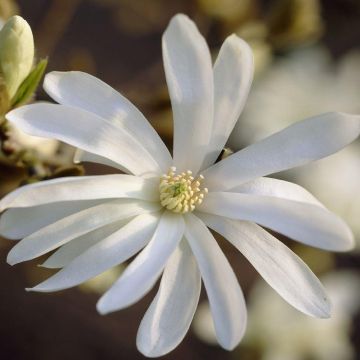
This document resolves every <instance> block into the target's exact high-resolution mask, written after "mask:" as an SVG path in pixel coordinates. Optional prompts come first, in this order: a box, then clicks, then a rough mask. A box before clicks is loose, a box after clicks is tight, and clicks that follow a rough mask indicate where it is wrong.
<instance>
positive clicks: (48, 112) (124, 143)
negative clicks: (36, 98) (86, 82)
mask: <svg viewBox="0 0 360 360" xmlns="http://www.w3.org/2000/svg"><path fill="white" fill-rule="evenodd" d="M6 118H7V119H8V120H9V121H10V122H11V123H13V124H14V125H15V126H18V127H19V128H20V129H21V130H23V131H25V132H26V133H28V134H30V135H34V136H40V137H48V138H55V139H57V140H60V141H63V142H65V143H67V144H70V145H72V146H75V147H78V148H80V149H82V150H86V151H89V152H91V153H94V154H96V155H100V156H102V157H106V158H108V159H110V160H112V161H114V162H116V163H119V164H120V165H122V166H123V167H125V168H126V169H128V171H130V172H132V173H133V174H135V175H141V174H145V173H156V174H160V173H163V171H162V170H161V168H160V167H159V165H158V163H157V162H156V160H154V158H153V157H152V156H151V155H150V153H149V152H148V151H147V150H146V149H145V148H144V147H143V146H142V144H141V139H139V138H140V137H141V136H142V135H141V134H139V135H138V138H134V137H133V136H132V135H130V134H129V133H128V132H127V131H126V130H124V129H122V128H121V127H119V126H118V125H117V124H112V123H110V122H109V121H106V120H104V119H103V118H101V117H100V116H98V115H96V114H93V113H90V112H88V111H85V110H82V109H80V108H75V107H71V106H65V105H54V104H32V105H26V106H22V107H20V108H18V109H15V110H13V111H11V112H9V113H8V114H7V115H6Z"/></svg>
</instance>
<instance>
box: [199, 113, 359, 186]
mask: <svg viewBox="0 0 360 360" xmlns="http://www.w3.org/2000/svg"><path fill="white" fill-rule="evenodd" d="M359 133H360V116H357V115H349V114H344V113H328V114H322V115H319V116H315V117H312V118H309V119H306V120H303V121H300V122H298V123H296V124H293V125H291V126H289V127H287V128H286V129H284V130H282V131H280V132H278V133H276V134H274V135H271V136H269V137H267V138H266V139H264V140H262V141H259V142H258V143H255V144H253V145H250V146H248V147H246V148H245V149H243V150H241V151H238V152H237V153H235V154H233V155H231V156H229V157H228V158H226V159H225V160H222V161H220V162H218V163H217V164H215V165H214V166H212V167H210V168H209V169H207V170H205V172H203V175H204V176H205V186H207V187H208V188H209V189H211V190H212V191H218V190H228V189H232V188H233V187H235V186H239V185H241V184H243V183H245V182H247V181H249V180H253V179H255V178H257V177H260V176H264V175H268V174H272V173H275V172H278V171H282V170H286V169H290V168H293V167H296V166H300V165H305V164H307V163H309V162H311V161H313V160H318V159H321V158H323V157H326V156H328V155H331V154H333V153H335V152H337V151H339V150H341V149H342V148H343V147H345V146H346V145H348V144H349V143H351V142H352V141H353V140H355V139H356V138H357V137H358V136H359Z"/></svg>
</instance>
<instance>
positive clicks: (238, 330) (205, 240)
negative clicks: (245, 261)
mask: <svg viewBox="0 0 360 360" xmlns="http://www.w3.org/2000/svg"><path fill="white" fill-rule="evenodd" d="M185 219H186V231H185V237H186V239H187V240H188V241H189V243H190V246H191V249H192V251H193V253H194V255H195V257H196V260H197V262H198V266H199V268H200V273H201V276H202V279H203V281H204V285H205V288H206V292H207V295H208V298H209V302H210V308H211V313H212V316H213V319H214V325H215V330H216V336H217V339H218V341H219V343H220V345H221V346H222V347H224V348H225V349H228V350H231V349H233V348H234V347H235V346H236V345H237V344H238V343H239V342H240V340H241V338H242V337H243V335H244V332H245V328H246V305H245V300H244V296H243V294H242V291H241V288H240V285H239V283H238V281H237V279H236V276H235V274H234V271H233V270H232V268H231V266H230V264H229V262H228V261H227V259H226V257H225V255H224V254H223V252H222V251H221V249H220V247H219V245H218V244H217V242H216V240H215V239H214V237H213V236H212V235H211V233H210V231H209V230H208V229H207V227H206V226H205V225H204V223H203V222H202V221H201V220H200V219H199V218H197V217H196V216H195V215H193V214H186V215H185Z"/></svg>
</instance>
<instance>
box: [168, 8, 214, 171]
mask: <svg viewBox="0 0 360 360" xmlns="http://www.w3.org/2000/svg"><path fill="white" fill-rule="evenodd" d="M162 49H163V60H164V68H165V75H166V81H167V84H168V88H169V93H170V99H171V106H172V110H173V118H174V150H173V152H174V163H175V164H176V166H177V167H178V169H179V170H180V171H186V170H192V171H193V172H194V173H197V171H198V170H199V169H200V167H201V165H202V163H203V160H204V156H205V155H206V152H207V146H208V144H209V141H210V137H211V128H212V121H213V107H214V101H213V99H214V80H213V70H212V64H211V56H210V51H209V48H208V46H207V44H206V41H205V39H204V38H203V37H202V35H201V34H200V33H199V31H198V29H197V27H196V25H195V24H194V23H193V22H192V21H191V20H190V19H189V18H188V17H187V16H185V15H176V16H175V17H173V18H172V20H171V21H170V24H169V26H168V28H167V29H166V31H165V33H164V35H163V39H162Z"/></svg>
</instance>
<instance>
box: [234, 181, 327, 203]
mask: <svg viewBox="0 0 360 360" xmlns="http://www.w3.org/2000/svg"><path fill="white" fill-rule="evenodd" d="M229 191H231V192H239V193H242V194H253V195H261V196H274V197H276V198H281V199H287V200H294V201H300V202H305V203H309V204H314V205H317V206H320V207H324V205H323V204H322V203H321V202H320V201H319V200H317V199H316V198H315V197H314V195H312V194H311V193H310V192H309V191H307V190H306V189H304V188H303V187H301V186H300V185H297V184H294V183H292V182H289V181H285V180H279V179H274V178H270V177H261V178H257V179H255V180H251V181H249V182H247V183H245V184H242V185H240V186H236V187H234V188H233V189H230V190H229Z"/></svg>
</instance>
